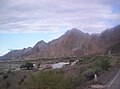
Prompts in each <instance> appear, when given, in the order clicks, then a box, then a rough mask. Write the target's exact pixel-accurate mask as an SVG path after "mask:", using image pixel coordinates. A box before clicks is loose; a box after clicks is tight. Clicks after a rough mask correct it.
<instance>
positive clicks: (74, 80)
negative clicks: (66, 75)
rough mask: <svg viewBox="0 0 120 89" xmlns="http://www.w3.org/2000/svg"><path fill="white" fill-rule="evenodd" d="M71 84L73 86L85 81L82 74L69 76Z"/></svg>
mask: <svg viewBox="0 0 120 89" xmlns="http://www.w3.org/2000/svg"><path fill="white" fill-rule="evenodd" d="M71 81H72V84H73V86H74V87H77V86H79V85H81V84H83V83H84V82H85V78H84V76H83V75H79V76H74V77H72V78H71Z"/></svg>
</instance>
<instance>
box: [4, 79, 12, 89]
mask: <svg viewBox="0 0 120 89" xmlns="http://www.w3.org/2000/svg"><path fill="white" fill-rule="evenodd" d="M10 86H11V84H10V82H9V81H5V82H4V83H3V87H5V88H6V89H7V88H9V87H10Z"/></svg>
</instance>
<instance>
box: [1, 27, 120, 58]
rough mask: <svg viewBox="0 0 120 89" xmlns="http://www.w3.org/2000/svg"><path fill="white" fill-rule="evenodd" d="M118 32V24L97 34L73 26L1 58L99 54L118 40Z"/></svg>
mask: <svg viewBox="0 0 120 89" xmlns="http://www.w3.org/2000/svg"><path fill="white" fill-rule="evenodd" d="M119 34H120V25H117V26H116V27H113V28H111V29H107V30H105V31H103V32H102V33H100V34H97V35H96V34H89V33H84V32H82V31H80V30H78V29H76V28H73V29H71V30H68V31H67V32H65V33H64V34H63V35H61V36H60V37H59V38H57V39H54V40H52V41H50V42H48V43H46V42H44V41H43V40H41V41H39V42H38V43H36V44H35V46H34V47H32V48H30V47H28V48H26V49H21V50H13V51H10V52H8V53H7V54H5V55H4V56H2V58H11V59H12V58H15V59H18V58H24V59H30V58H32V59H40V58H59V57H78V56H86V55H101V54H104V53H105V52H107V51H108V50H109V48H110V47H112V45H115V43H117V42H118V41H120V36H119ZM113 48H114V47H113Z"/></svg>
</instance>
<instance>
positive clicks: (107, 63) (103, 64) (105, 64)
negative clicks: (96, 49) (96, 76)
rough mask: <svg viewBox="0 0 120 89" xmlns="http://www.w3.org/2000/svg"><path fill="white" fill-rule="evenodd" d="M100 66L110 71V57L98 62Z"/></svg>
mask: <svg viewBox="0 0 120 89" xmlns="http://www.w3.org/2000/svg"><path fill="white" fill-rule="evenodd" d="M98 66H99V67H100V68H101V69H102V70H106V71H108V69H109V68H110V61H109V60H108V59H101V60H100V61H99V62H98Z"/></svg>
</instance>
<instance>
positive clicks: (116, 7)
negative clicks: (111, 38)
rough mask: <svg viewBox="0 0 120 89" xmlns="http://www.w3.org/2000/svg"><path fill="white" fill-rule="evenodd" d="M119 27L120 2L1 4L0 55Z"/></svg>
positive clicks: (9, 0) (20, 0)
mask: <svg viewBox="0 0 120 89" xmlns="http://www.w3.org/2000/svg"><path fill="white" fill-rule="evenodd" d="M118 24H120V0H0V42H1V44H0V55H3V54H5V53H6V52H8V51H9V50H8V49H21V48H24V47H28V46H33V45H35V43H36V42H37V41H39V40H45V41H46V42H48V41H50V40H52V39H54V38H57V37H59V36H60V35H61V34H63V33H64V32H65V31H67V30H70V29H72V28H77V29H79V30H81V31H84V32H88V33H100V32H102V31H103V30H105V29H108V28H111V27H113V26H115V25H118Z"/></svg>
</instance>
